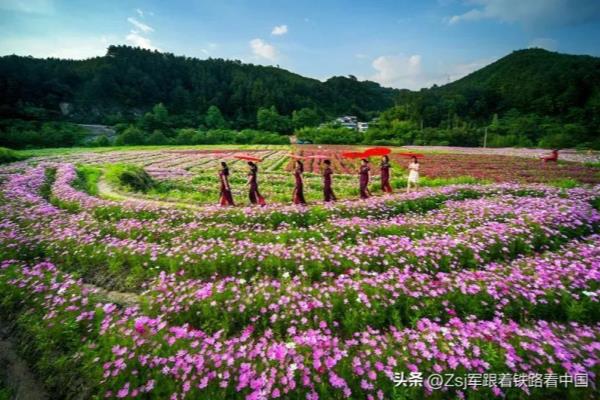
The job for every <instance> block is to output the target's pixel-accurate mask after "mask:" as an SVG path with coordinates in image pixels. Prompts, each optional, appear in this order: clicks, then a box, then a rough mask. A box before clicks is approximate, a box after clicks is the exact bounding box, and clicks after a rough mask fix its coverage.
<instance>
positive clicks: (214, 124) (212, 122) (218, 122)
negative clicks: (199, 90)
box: [204, 106, 228, 129]
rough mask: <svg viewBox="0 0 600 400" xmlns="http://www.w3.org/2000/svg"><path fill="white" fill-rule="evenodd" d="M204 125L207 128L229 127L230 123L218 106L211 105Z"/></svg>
mask: <svg viewBox="0 0 600 400" xmlns="http://www.w3.org/2000/svg"><path fill="white" fill-rule="evenodd" d="M204 125H205V126H206V128H207V129H227V128H228V124H227V121H226V120H225V118H223V114H221V110H219V107H217V106H210V107H208V110H207V111H206V115H205V116H204Z"/></svg>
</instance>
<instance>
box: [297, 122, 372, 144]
mask: <svg viewBox="0 0 600 400" xmlns="http://www.w3.org/2000/svg"><path fill="white" fill-rule="evenodd" d="M296 134H297V136H298V139H299V140H303V141H310V142H311V143H315V144H346V143H348V144H356V143H361V142H362V141H363V134H362V133H359V132H357V131H355V130H353V129H348V128H344V127H339V126H333V125H326V126H323V127H320V128H303V129H300V130H299V131H298V132H296Z"/></svg>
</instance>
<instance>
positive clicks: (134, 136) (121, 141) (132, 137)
mask: <svg viewBox="0 0 600 400" xmlns="http://www.w3.org/2000/svg"><path fill="white" fill-rule="evenodd" d="M144 142H145V140H144V134H143V132H142V131H141V129H140V128H138V127H137V126H134V125H129V127H128V128H127V129H125V130H124V131H123V133H121V134H120V135H119V136H117V139H116V140H115V144H116V145H117V146H123V145H137V144H144Z"/></svg>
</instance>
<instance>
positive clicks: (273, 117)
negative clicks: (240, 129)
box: [256, 106, 292, 133]
mask: <svg viewBox="0 0 600 400" xmlns="http://www.w3.org/2000/svg"><path fill="white" fill-rule="evenodd" d="M256 122H257V125H258V129H261V130H263V131H271V132H279V133H290V132H291V131H292V122H291V121H290V119H289V117H287V116H284V115H279V113H278V112H277V109H276V108H275V106H271V108H259V109H258V111H257V112H256Z"/></svg>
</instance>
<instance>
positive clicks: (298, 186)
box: [293, 160, 306, 204]
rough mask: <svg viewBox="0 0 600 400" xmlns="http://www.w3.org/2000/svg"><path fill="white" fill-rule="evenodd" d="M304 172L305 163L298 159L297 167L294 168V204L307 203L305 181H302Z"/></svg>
mask: <svg viewBox="0 0 600 400" xmlns="http://www.w3.org/2000/svg"><path fill="white" fill-rule="evenodd" d="M303 173H304V164H303V163H302V161H300V160H296V168H295V169H294V179H295V186H294V193H293V202H294V204H306V200H305V199H304V182H302V174H303Z"/></svg>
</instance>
